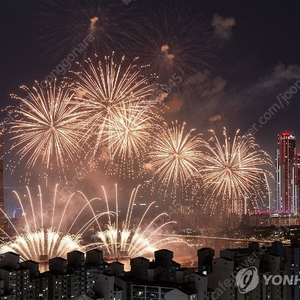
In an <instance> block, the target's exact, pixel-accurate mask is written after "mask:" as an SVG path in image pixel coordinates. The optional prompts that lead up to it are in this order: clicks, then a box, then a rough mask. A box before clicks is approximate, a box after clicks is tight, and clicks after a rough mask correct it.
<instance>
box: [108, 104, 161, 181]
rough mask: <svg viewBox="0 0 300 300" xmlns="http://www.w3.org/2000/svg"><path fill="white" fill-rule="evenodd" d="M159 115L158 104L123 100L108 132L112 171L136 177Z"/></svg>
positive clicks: (109, 123)
mask: <svg viewBox="0 0 300 300" xmlns="http://www.w3.org/2000/svg"><path fill="white" fill-rule="evenodd" d="M157 120H158V119H157V116H156V114H155V113H154V108H152V107H150V106H147V105H140V104H128V105H124V104H122V105H121V107H120V109H118V110H116V111H115V113H114V114H113V115H112V116H111V118H110V119H108V122H107V131H108V132H106V133H105V137H106V139H107V140H106V141H105V140H104V143H105V144H106V145H107V148H106V149H107V154H108V155H107V157H108V158H109V157H110V158H111V159H109V160H108V162H107V166H108V169H109V172H108V173H109V174H116V173H118V174H119V175H120V176H123V177H127V178H134V177H136V174H137V173H140V170H142V163H143V159H144V157H145V155H146V153H147V152H148V149H149V144H150V141H151V135H152V133H153V132H154V128H155V123H156V121H157Z"/></svg>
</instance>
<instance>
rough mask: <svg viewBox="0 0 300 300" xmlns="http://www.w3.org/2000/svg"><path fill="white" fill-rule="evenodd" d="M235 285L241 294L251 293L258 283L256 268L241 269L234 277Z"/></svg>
mask: <svg viewBox="0 0 300 300" xmlns="http://www.w3.org/2000/svg"><path fill="white" fill-rule="evenodd" d="M235 281H236V285H237V286H238V290H239V292H240V293H241V294H246V293H248V292H250V291H253V290H254V289H255V288H256V287H257V286H258V283H259V276H258V271H257V269H256V267H249V268H243V269H241V270H239V272H238V273H237V274H236V277H235Z"/></svg>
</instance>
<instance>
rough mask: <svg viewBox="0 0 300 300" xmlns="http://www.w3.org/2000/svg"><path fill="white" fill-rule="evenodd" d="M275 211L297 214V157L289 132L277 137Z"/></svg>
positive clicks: (293, 137)
mask: <svg viewBox="0 0 300 300" xmlns="http://www.w3.org/2000/svg"><path fill="white" fill-rule="evenodd" d="M275 209H276V210H277V211H278V212H280V213H283V214H295V215H296V214H299V209H300V205H299V155H298V154H297V152H296V137H295V136H294V135H293V134H292V132H291V131H281V132H280V133H279V135H278V144H277V150H276V208H275Z"/></svg>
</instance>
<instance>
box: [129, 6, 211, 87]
mask: <svg viewBox="0 0 300 300" xmlns="http://www.w3.org/2000/svg"><path fill="white" fill-rule="evenodd" d="M137 5H140V6H141V8H140V9H142V10H145V12H146V13H144V14H140V16H141V15H142V17H140V16H139V17H138V18H137V20H139V26H136V25H135V24H132V25H133V26H135V27H136V28H133V29H132V32H133V33H134V34H133V37H134V38H135V44H136V45H138V46H136V47H135V49H134V50H133V51H134V53H135V54H136V55H137V56H140V57H141V59H142V60H143V61H145V62H147V63H149V64H150V68H151V71H152V72H155V73H156V74H157V75H158V81H159V82H160V83H162V84H165V83H166V82H167V81H168V79H169V78H171V76H172V75H174V74H176V75H177V76H181V77H184V78H186V77H188V76H191V75H194V74H197V73H199V72H203V71H204V70H206V69H207V68H209V64H208V63H207V61H206V58H208V57H209V55H210V53H212V51H211V49H210V48H211V47H210V46H209V44H210V40H211V37H212V30H211V27H210V26H209V25H206V22H205V21H204V18H203V14H202V12H198V14H197V16H198V17H197V18H190V16H191V15H192V14H194V13H195V10H196V9H198V8H197V7H195V5H193V4H191V5H186V3H185V2H181V3H178V2H177V3H174V1H170V2H169V3H168V4H167V5H166V4H165V3H163V4H161V3H158V4H157V3H152V4H151V6H149V5H147V4H146V5H144V3H138V4H137ZM136 29H138V30H136ZM196 41H197V42H196ZM208 49H210V51H208Z"/></svg>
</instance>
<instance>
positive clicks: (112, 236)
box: [95, 185, 182, 261]
mask: <svg viewBox="0 0 300 300" xmlns="http://www.w3.org/2000/svg"><path fill="white" fill-rule="evenodd" d="M139 187H140V186H138V187H137V188H135V189H133V191H132V193H131V196H130V199H129V204H128V208H127V213H126V218H125V221H122V222H121V225H119V208H118V207H119V203H118V193H117V191H118V189H117V185H116V186H115V206H116V213H115V214H113V216H114V220H112V218H111V214H110V209H109V204H108V198H107V194H106V191H105V189H104V187H102V188H103V194H104V197H105V201H106V204H107V215H108V223H107V227H106V230H104V231H102V230H100V231H99V232H97V233H96V235H95V237H96V238H97V239H98V240H99V244H100V245H101V248H102V249H104V250H105V253H106V259H107V260H109V261H114V260H116V259H117V260H119V259H120V260H128V259H130V258H133V257H137V256H145V255H152V254H153V252H154V251H156V250H158V249H159V248H160V247H161V246H163V247H165V246H166V245H168V244H171V243H177V242H182V240H180V239H178V238H173V237H172V238H161V237H160V236H159V234H160V231H161V230H162V229H163V228H164V227H165V226H167V225H169V224H172V223H176V222H174V221H168V222H163V221H161V220H163V218H164V217H166V216H168V215H167V213H160V214H159V215H157V216H156V217H155V218H153V219H151V221H150V222H149V224H148V225H147V226H146V227H144V226H143V223H144V219H145V217H146V216H147V213H148V212H149V210H150V209H151V208H152V207H153V205H154V203H155V202H152V203H151V204H150V205H149V206H148V207H147V208H146V210H145V212H144V214H143V215H142V217H141V218H140V220H139V222H138V224H136V225H135V226H134V225H132V222H131V221H132V213H133V209H134V205H135V201H136V196H137V193H138V190H139Z"/></svg>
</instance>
